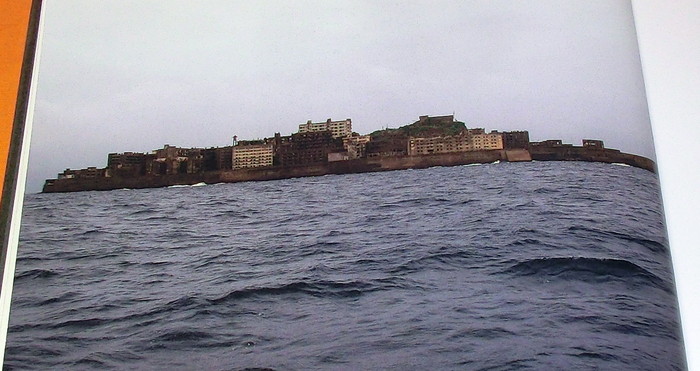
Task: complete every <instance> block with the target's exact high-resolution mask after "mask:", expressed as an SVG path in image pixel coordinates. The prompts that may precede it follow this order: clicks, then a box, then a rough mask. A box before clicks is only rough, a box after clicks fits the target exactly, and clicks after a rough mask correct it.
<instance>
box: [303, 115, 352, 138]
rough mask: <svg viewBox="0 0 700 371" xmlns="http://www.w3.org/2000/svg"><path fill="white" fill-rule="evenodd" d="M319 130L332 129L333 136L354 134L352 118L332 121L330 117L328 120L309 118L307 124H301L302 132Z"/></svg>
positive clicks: (339, 136) (342, 136)
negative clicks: (313, 120) (318, 120)
mask: <svg viewBox="0 0 700 371" xmlns="http://www.w3.org/2000/svg"><path fill="white" fill-rule="evenodd" d="M317 131H330V132H331V134H332V135H333V138H345V137H349V136H351V135H352V121H351V120H350V119H345V120H341V121H332V120H331V119H328V120H326V122H311V120H309V121H307V122H306V124H299V132H300V133H311V132H317Z"/></svg>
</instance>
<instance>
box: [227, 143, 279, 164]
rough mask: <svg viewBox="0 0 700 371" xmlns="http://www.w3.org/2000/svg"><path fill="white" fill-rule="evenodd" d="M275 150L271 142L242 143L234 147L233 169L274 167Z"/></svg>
mask: <svg viewBox="0 0 700 371" xmlns="http://www.w3.org/2000/svg"><path fill="white" fill-rule="evenodd" d="M273 156H274V148H273V145H272V142H271V141H267V140H261V141H240V142H238V143H237V144H236V145H235V146H233V150H232V157H233V168H234V169H244V168H255V167H261V166H272V159H273Z"/></svg>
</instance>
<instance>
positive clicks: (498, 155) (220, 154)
mask: <svg viewBox="0 0 700 371" xmlns="http://www.w3.org/2000/svg"><path fill="white" fill-rule="evenodd" d="M497 161H504V162H523V161H589V162H605V163H619V164H626V165H630V166H634V167H638V168H642V169H645V170H648V171H651V172H655V171H656V165H655V163H654V162H653V161H652V160H650V159H648V158H645V157H642V156H638V155H634V154H628V153H623V152H620V151H619V150H617V149H610V148H605V146H604V143H603V141H602V140H594V139H583V140H582V145H581V146H574V145H572V144H566V143H562V141H561V140H545V141H541V142H530V138H529V132H528V131H505V132H499V131H496V130H492V131H490V132H487V131H486V130H484V129H483V128H467V126H466V125H465V123H464V122H461V121H456V120H455V119H454V115H448V116H420V117H419V119H418V121H416V122H414V123H412V124H409V125H405V126H401V127H399V128H393V129H391V128H386V129H383V130H378V131H375V132H372V133H370V134H366V135H360V134H358V133H356V132H353V131H352V121H351V120H350V119H345V120H337V121H333V120H331V119H328V120H326V121H322V122H311V121H307V122H306V123H302V124H299V130H298V132H296V133H293V134H291V135H288V136H282V135H280V133H275V135H274V136H273V137H269V138H264V139H256V140H240V141H239V140H238V138H237V137H236V136H234V137H233V143H232V145H230V146H225V147H211V148H180V147H176V146H171V145H167V144H166V145H165V146H164V147H163V148H161V149H157V150H154V151H151V152H150V153H139V152H124V153H110V154H109V155H108V156H107V166H106V167H104V168H97V167H88V168H86V169H66V170H65V171H63V172H62V173H60V174H58V177H57V178H56V179H47V180H46V182H45V183H44V187H43V190H42V192H44V193H52V192H79V191H107V190H114V189H124V188H130V189H138V188H157V187H167V186H173V185H194V184H200V183H205V184H215V183H234V182H245V181H261V180H277V179H289V178H297V177H308V176H321V175H328V174H350V173H366V172H377V171H391V170H404V169H421V168H428V167H433V166H457V165H467V164H476V163H493V162H497Z"/></svg>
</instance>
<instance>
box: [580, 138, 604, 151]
mask: <svg viewBox="0 0 700 371" xmlns="http://www.w3.org/2000/svg"><path fill="white" fill-rule="evenodd" d="M582 142H583V143H582V144H583V146H584V147H586V148H601V149H602V148H605V145H604V144H603V141H602V140H596V139H584V140H583V141H582Z"/></svg>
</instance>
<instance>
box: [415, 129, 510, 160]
mask: <svg viewBox="0 0 700 371" xmlns="http://www.w3.org/2000/svg"><path fill="white" fill-rule="evenodd" d="M498 149H503V136H502V135H501V133H498V132H496V131H492V132H491V133H488V134H487V133H485V132H484V129H469V130H467V131H466V132H463V133H460V134H458V135H445V136H438V137H410V138H409V139H408V151H407V152H408V155H409V156H417V155H429V154H433V153H449V152H466V151H483V150H498Z"/></svg>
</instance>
